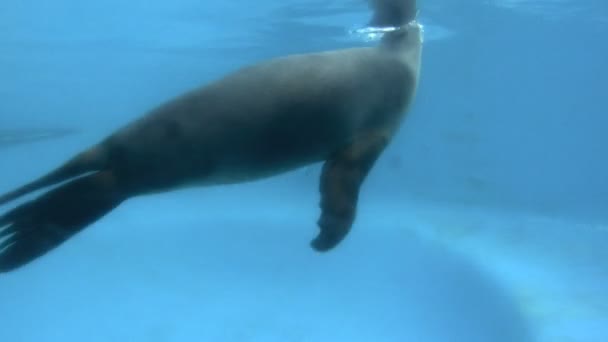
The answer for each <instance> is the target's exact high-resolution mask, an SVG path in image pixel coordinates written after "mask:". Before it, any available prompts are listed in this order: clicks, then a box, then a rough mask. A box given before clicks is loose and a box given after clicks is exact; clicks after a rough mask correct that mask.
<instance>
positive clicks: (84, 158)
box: [0, 146, 107, 206]
mask: <svg viewBox="0 0 608 342" xmlns="http://www.w3.org/2000/svg"><path fill="white" fill-rule="evenodd" d="M106 164H107V163H106V158H105V153H103V151H102V148H101V147H99V146H96V147H93V148H91V149H89V150H86V151H84V152H82V153H80V154H78V155H77V156H75V157H74V158H72V159H71V160H69V161H67V162H66V163H65V164H63V165H62V166H60V167H58V168H57V169H55V170H53V171H51V172H50V173H48V174H46V175H44V176H43V177H40V178H38V179H37V180H35V181H33V182H31V183H28V184H25V185H23V186H22V187H20V188H17V189H15V190H13V191H11V192H9V193H6V194H4V195H2V196H0V206H1V205H4V204H6V203H8V202H11V201H13V200H16V199H17V198H19V197H21V196H24V195H27V194H28V193H30V192H33V191H37V190H40V189H42V188H45V187H48V186H51V185H55V184H58V183H61V182H63V181H66V180H68V179H70V178H74V177H78V176H82V175H84V174H86V173H87V172H93V171H99V170H101V169H103V168H104V167H106Z"/></svg>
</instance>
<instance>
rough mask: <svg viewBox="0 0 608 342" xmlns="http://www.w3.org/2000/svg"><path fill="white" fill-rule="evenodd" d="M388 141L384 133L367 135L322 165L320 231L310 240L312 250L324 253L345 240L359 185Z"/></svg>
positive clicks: (354, 209) (355, 205) (355, 209)
mask: <svg viewBox="0 0 608 342" xmlns="http://www.w3.org/2000/svg"><path fill="white" fill-rule="evenodd" d="M389 139H390V138H389V136H388V135H386V134H383V133H376V134H372V135H369V136H367V137H365V138H362V139H358V140H357V141H355V142H354V143H352V144H351V145H349V146H347V147H346V148H344V149H342V150H340V151H338V152H337V153H335V154H334V155H332V156H331V157H330V159H328V160H327V161H326V162H325V164H324V165H323V170H322V173H321V182H320V192H321V217H320V218H319V221H318V223H317V224H318V225H319V228H320V229H321V232H320V233H319V235H318V236H317V237H316V238H315V239H314V240H312V242H311V246H312V248H314V249H315V250H317V251H319V252H325V251H328V250H330V249H332V248H334V247H335V246H336V245H338V244H339V243H340V242H341V241H342V240H343V239H344V238H345V237H346V235H347V234H348V232H349V231H350V228H351V227H352V224H353V222H354V220H355V216H356V211H357V201H358V198H359V189H360V187H361V184H362V183H363V181H364V180H365V178H366V176H367V175H368V173H369V171H370V170H371V168H372V167H373V165H374V163H375V162H376V160H377V159H378V157H379V156H380V154H381V153H382V151H384V148H385V147H386V145H387V144H388V142H389Z"/></svg>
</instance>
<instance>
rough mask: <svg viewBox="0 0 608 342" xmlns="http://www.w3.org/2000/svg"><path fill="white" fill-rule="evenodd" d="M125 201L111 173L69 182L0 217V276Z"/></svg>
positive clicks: (36, 256) (31, 259)
mask: <svg viewBox="0 0 608 342" xmlns="http://www.w3.org/2000/svg"><path fill="white" fill-rule="evenodd" d="M125 198H126V197H125V196H124V194H123V192H122V191H120V187H119V186H118V183H117V182H116V177H115V175H114V173H113V172H112V171H100V172H96V173H93V174H88V175H86V176H83V177H80V178H77V179H74V180H71V181H69V182H67V183H65V184H62V185H60V186H58V187H57V188H55V189H53V190H51V191H49V192H47V193H46V194H44V195H42V196H40V197H39V198H37V199H34V200H32V201H30V202H27V203H24V204H22V205H20V206H18V207H16V208H15V209H12V210H11V211H9V212H8V213H6V214H4V215H2V216H0V273H3V272H9V271H12V270H14V269H16V268H19V267H21V266H23V265H25V264H27V263H29V262H30V261H33V260H34V259H36V258H38V257H40V256H42V255H44V254H45V253H47V252H48V251H50V250H52V249H54V248H56V247H58V246H59V245H60V244H62V243H63V242H64V241H66V240H67V239H69V238H70V237H72V236H74V235H75V234H76V233H78V232H79V231H80V230H82V229H83V228H84V227H86V226H87V225H89V224H91V223H93V222H95V221H96V220H98V219H99V218H101V217H102V216H104V215H105V214H107V213H108V212H110V211H111V210H112V209H114V208H115V207H117V206H118V205H119V204H120V203H121V202H122V201H123V200H124V199H125Z"/></svg>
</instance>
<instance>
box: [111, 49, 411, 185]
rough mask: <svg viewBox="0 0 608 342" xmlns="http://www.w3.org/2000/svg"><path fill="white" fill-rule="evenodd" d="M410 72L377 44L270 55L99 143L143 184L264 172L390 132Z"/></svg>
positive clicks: (218, 180)
mask: <svg viewBox="0 0 608 342" xmlns="http://www.w3.org/2000/svg"><path fill="white" fill-rule="evenodd" d="M416 78H417V77H416V75H415V69H414V68H412V67H411V66H409V65H408V64H407V63H403V62H402V61H401V60H400V59H399V56H398V55H396V54H392V53H385V52H384V51H382V50H380V49H376V48H359V49H351V50H343V51H335V52H326V53H319V54H313V55H295V56H289V57H284V58H279V59H276V60H272V61H269V62H266V63H263V64H261V65H257V66H253V67H249V68H245V69H243V70H240V71H239V72H237V73H235V74H233V75H230V76H228V77H226V78H224V79H222V80H220V81H218V82H216V83H213V84H211V85H209V86H207V87H204V88H202V89H199V90H195V91H193V92H191V93H188V94H186V95H184V96H182V97H180V98H178V99H176V100H174V101H171V102H169V103H167V104H165V105H163V106H161V107H159V108H158V109H156V110H154V111H152V112H151V113H150V114H149V115H148V116H145V117H143V118H142V119H141V120H139V121H136V122H134V123H132V124H130V125H128V126H127V127H125V128H123V129H121V130H120V131H118V132H117V133H115V134H113V135H111V136H110V137H108V139H106V140H105V141H104V142H102V143H101V146H102V149H103V150H105V151H107V153H108V157H109V158H110V159H111V160H117V161H118V163H119V164H120V165H121V169H122V171H121V172H124V174H123V177H128V178H129V182H130V183H131V184H133V185H135V184H138V186H141V187H142V191H147V190H150V191H156V190H159V189H162V188H167V189H171V188H173V187H181V186H190V185H196V184H200V185H208V184H223V183H235V182H243V181H248V180H253V179H258V178H260V177H266V176H272V175H275V174H277V173H281V172H284V171H289V170H293V169H295V168H298V167H301V166H304V165H307V164H310V163H314V162H320V161H324V160H326V159H327V158H328V157H329V156H330V155H331V154H332V153H333V152H334V151H336V150H338V149H340V148H342V147H344V146H348V145H349V144H351V143H352V142H353V141H355V140H357V139H358V138H359V137H361V136H364V135H365V134H367V133H368V132H370V131H377V130H384V131H386V132H387V133H389V134H392V133H393V131H394V130H395V129H396V128H397V127H398V124H399V121H400V120H401V117H402V114H403V113H404V111H405V109H406V107H407V105H408V104H409V103H410V102H411V100H412V98H413V95H414V94H413V91H412V90H413V89H415V83H416ZM143 170H146V172H142V171H143Z"/></svg>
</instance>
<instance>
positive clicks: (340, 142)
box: [0, 0, 422, 272]
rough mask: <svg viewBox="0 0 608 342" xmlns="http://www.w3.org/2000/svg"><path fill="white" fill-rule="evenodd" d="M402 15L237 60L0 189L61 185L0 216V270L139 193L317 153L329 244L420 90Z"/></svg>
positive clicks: (234, 179)
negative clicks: (46, 169) (340, 38)
mask: <svg viewBox="0 0 608 342" xmlns="http://www.w3.org/2000/svg"><path fill="white" fill-rule="evenodd" d="M377 1H378V2H379V3H380V5H378V6H380V8H384V7H383V6H384V5H386V4H387V3H392V2H397V3H402V4H408V6H406V7H407V10H404V11H403V14H404V15H403V16H399V15H395V12H394V11H392V10H391V11H388V12H385V13H390V15H377V16H376V17H375V20H379V19H378V18H384V17H386V18H390V20H392V21H394V20H398V21H404V20H405V19H408V21H409V20H410V19H411V18H410V14H411V12H412V10H411V6H410V5H411V1H409V0H377ZM404 8H405V7H404ZM397 13H401V12H397ZM391 24H393V23H391ZM400 24H402V26H401V27H400V29H398V30H396V31H395V32H391V33H389V34H387V35H386V36H385V37H384V38H383V40H382V42H381V43H380V45H379V46H377V47H366V48H353V49H344V50H336V51H328V52H321V53H314V54H302V55H291V56H286V57H281V58H277V59H273V60H269V61H266V62H263V63H260V64H257V65H254V66H250V67H246V68H243V69H241V70H238V71H236V72H234V73H232V74H230V75H228V76H226V77H224V78H222V79H220V80H217V81H215V82H213V83H211V84H209V85H206V86H204V87H201V88H199V89H195V90H193V91H191V92H189V93H187V94H184V95H183V96H180V97H178V98H176V99H174V100H172V101H170V102H167V103H165V104H164V105H161V106H159V107H158V108H156V109H154V110H152V111H151V112H150V113H147V114H146V115H144V116H142V117H141V118H140V119H138V120H136V121H134V122H132V123H130V124H128V125H126V126H125V127H123V128H121V129H119V130H118V131H116V132H114V133H113V134H111V135H109V136H108V137H107V138H105V139H103V140H102V141H101V142H99V143H98V144H96V145H94V146H92V147H90V148H88V149H86V150H84V151H83V152H82V153H80V154H78V155H76V156H74V157H73V158H71V159H70V160H68V161H67V162H66V163H65V164H64V165H62V166H60V167H59V168H57V169H56V170H53V171H51V172H50V173H48V174H47V175H45V176H43V177H41V178H39V179H37V180H35V181H33V182H31V183H29V184H26V185H24V186H22V187H20V188H18V189H16V190H14V191H12V192H9V193H7V194H5V195H3V196H1V197H0V205H2V204H5V203H8V202H10V201H12V200H14V199H16V198H18V197H20V196H22V195H25V194H27V193H29V192H32V191H35V190H39V189H42V188H45V187H49V186H56V187H55V188H54V189H51V190H49V191H47V192H46V193H44V194H43V195H41V196H40V197H38V198H36V199H34V200H32V201H30V202H27V203H24V204H22V205H20V206H17V207H16V208H14V209H12V210H10V211H8V212H7V213H5V214H3V215H2V216H0V272H2V271H4V272H6V271H10V270H13V269H15V268H17V267H20V266H22V265H24V264H26V263H28V262H30V261H32V260H34V259H36V258H37V257H39V256H41V255H43V254H45V253H46V252H48V251H49V250H51V249H53V248H55V247H57V246H58V245H60V244H61V243H62V242H64V241H65V240H67V239H68V238H69V237H71V236H73V235H74V234H76V233H77V232H79V231H80V230H82V229H83V228H84V227H86V226H88V225H89V224H90V223H92V222H94V221H96V220H98V219H100V218H101V217H103V216H104V215H106V214H107V213H109V212H110V211H111V210H112V209H114V208H115V207H116V206H118V205H120V203H122V202H123V201H125V200H127V199H129V198H132V197H134V196H139V195H144V194H151V193H158V192H164V191H170V190H174V189H178V188H183V187H192V186H205V185H212V184H228V183H239V182H245V181H250V180H256V179H260V178H263V177H270V176H273V175H276V174H279V173H283V172H286V171H290V170H294V169H296V168H299V167H301V166H304V165H308V164H311V163H316V162H324V165H323V170H322V174H321V179H320V185H319V191H320V194H321V203H320V207H321V216H320V218H319V220H318V226H319V228H320V233H319V234H318V236H317V237H316V238H315V239H314V240H313V241H312V242H311V245H312V247H313V248H314V249H315V250H317V251H328V250H330V249H332V248H333V247H335V246H336V245H337V244H338V243H339V242H340V241H342V240H343V238H344V237H345V236H346V235H347V233H348V232H349V231H350V229H351V227H352V225H353V222H354V219H355V216H356V208H357V200H358V195H359V189H360V186H361V184H362V183H363V181H364V179H365V177H366V176H367V174H368V173H369V171H370V170H371V168H372V167H373V165H374V163H375V161H376V159H377V158H378V157H379V156H380V155H381V153H382V151H383V150H384V148H385V147H386V145H387V144H388V143H389V141H390V140H391V138H392V137H393V135H394V134H395V132H396V130H397V129H398V128H399V125H400V123H401V121H402V119H403V116H404V113H406V112H407V109H408V107H409V105H410V104H411V103H412V100H413V99H414V97H415V93H416V88H417V83H418V77H419V71H420V58H421V50H422V32H421V27H420V26H419V25H418V24H417V23H415V22H410V23H409V24H407V21H404V22H403V23H400ZM60 183H62V184H60ZM58 184H59V185H58Z"/></svg>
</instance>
